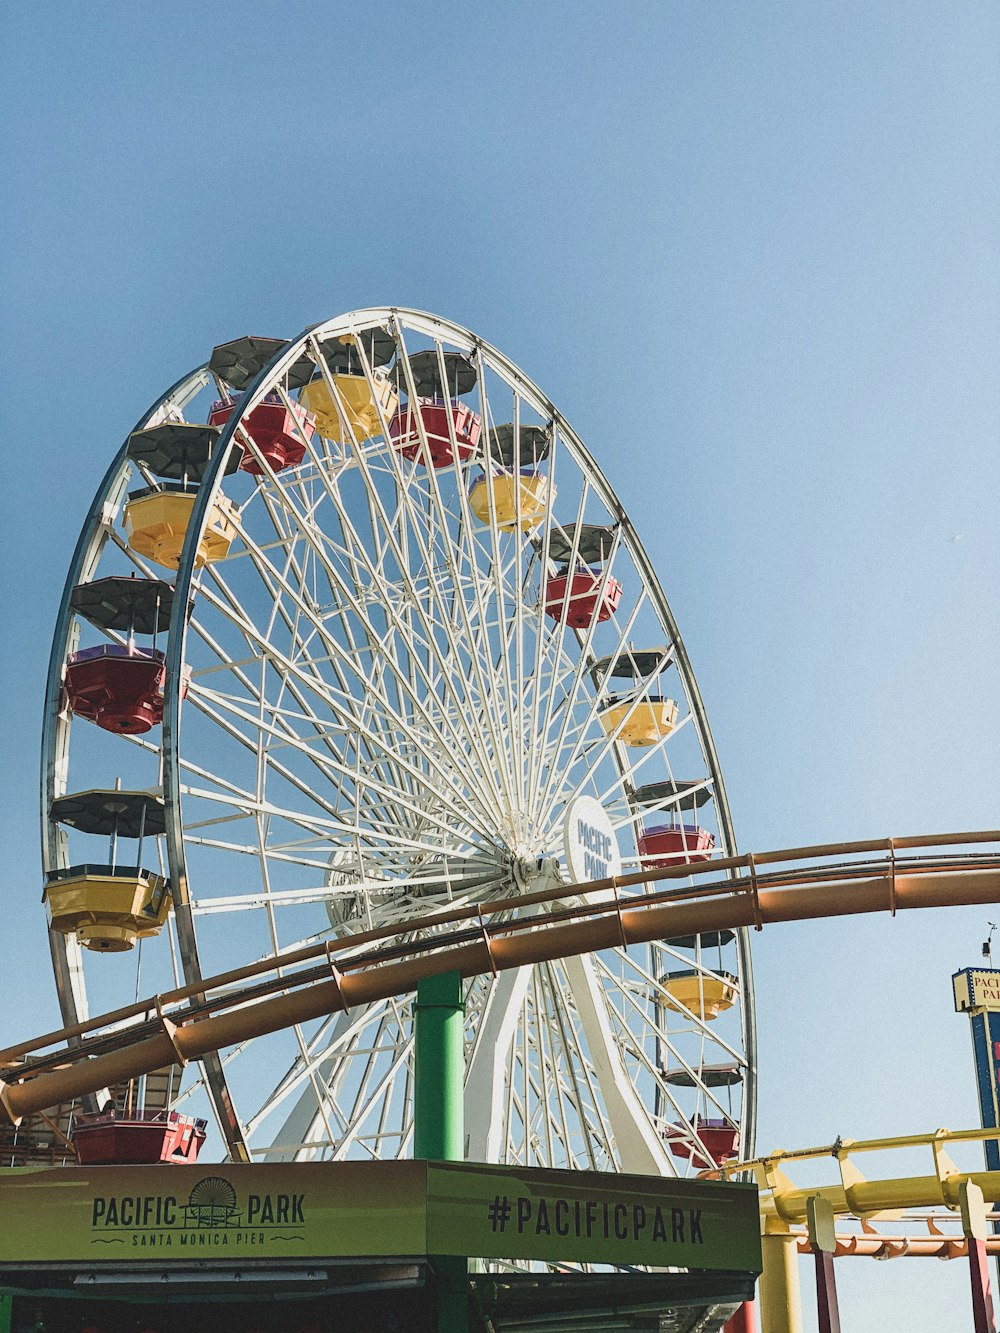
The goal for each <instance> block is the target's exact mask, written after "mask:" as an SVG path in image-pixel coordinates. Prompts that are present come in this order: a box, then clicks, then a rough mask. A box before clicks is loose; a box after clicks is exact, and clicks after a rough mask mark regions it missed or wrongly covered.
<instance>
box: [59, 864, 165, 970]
mask: <svg viewBox="0 0 1000 1333" xmlns="http://www.w3.org/2000/svg"><path fill="white" fill-rule="evenodd" d="M44 902H45V907H46V911H47V912H48V917H49V926H50V927H51V928H52V930H57V931H59V933H60V934H61V935H75V936H76V937H77V939H78V940H79V941H80V943H81V944H82V945H83V946H84V948H86V949H94V950H96V951H97V952H100V953H121V952H123V951H124V950H126V949H131V948H132V945H133V944H134V943H135V941H136V940H137V939H140V938H144V937H145V936H147V935H158V934H159V933H160V931H161V930H162V929H163V926H164V925H165V923H166V920H167V917H168V916H169V914H170V905H171V897H170V890H169V888H168V887H167V881H166V880H165V879H164V878H163V876H162V875H157V874H154V873H153V872H152V871H150V870H114V869H112V867H110V866H91V865H82V866H73V867H71V868H70V869H69V870H67V871H64V872H63V871H60V872H58V873H57V874H56V875H53V876H52V877H51V878H50V879H49V881H48V883H47V884H46V886H45V894H44Z"/></svg>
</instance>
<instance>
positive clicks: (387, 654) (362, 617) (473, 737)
mask: <svg viewBox="0 0 1000 1333" xmlns="http://www.w3.org/2000/svg"><path fill="white" fill-rule="evenodd" d="M357 549H358V550H359V551H363V550H364V548H363V546H362V545H361V543H360V541H359V542H358V544H357ZM326 568H327V572H328V573H329V574H330V576H331V583H332V585H333V586H334V589H335V591H336V592H337V593H338V594H339V596H340V597H341V598H342V600H343V602H344V604H346V605H348V606H349V607H350V608H351V609H352V610H353V612H354V614H355V616H356V617H357V619H358V621H359V623H360V624H361V625H362V626H363V627H364V629H365V631H366V635H367V639H368V642H369V643H370V644H371V645H372V646H373V649H375V650H377V651H378V653H379V654H380V655H381V657H382V660H383V663H384V664H385V665H388V666H389V667H390V668H391V669H392V671H393V675H394V678H395V681H396V682H397V685H398V687H399V689H400V693H401V695H402V696H403V697H405V698H406V700H407V703H408V704H409V705H410V706H411V707H412V709H413V710H414V714H415V716H416V715H419V716H420V718H421V719H422V721H423V722H425V723H426V724H427V725H429V726H432V725H433V724H434V715H432V714H431V713H430V711H429V709H428V708H427V707H426V705H425V703H424V701H423V699H422V698H421V697H420V695H419V693H418V692H417V691H416V690H414V689H413V688H412V686H411V683H410V680H409V677H408V673H407V672H406V671H404V670H403V669H402V668H401V667H400V666H399V663H398V661H397V659H396V656H395V646H396V644H397V643H398V642H399V640H400V636H401V631H402V630H405V629H406V628H407V626H406V625H405V622H403V623H401V622H400V620H399V616H398V612H397V610H396V608H394V607H393V606H392V604H391V601H388V602H386V603H385V604H384V605H383V610H384V611H385V612H386V617H387V620H388V622H389V632H388V633H385V634H381V635H380V634H379V632H378V631H377V629H376V627H375V626H374V625H373V624H372V623H371V621H370V618H369V617H368V615H367V613H366V611H365V608H364V606H363V604H362V603H361V602H360V601H358V600H357V598H356V597H355V596H354V594H353V593H352V592H351V590H350V589H349V588H348V587H347V586H346V585H345V584H344V583H342V582H338V580H339V575H338V574H337V571H336V570H335V569H334V568H333V566H332V565H327V566H326ZM369 572H370V574H371V575H372V577H375V576H376V571H375V569H374V568H373V567H370V566H369ZM317 628H319V629H320V631H321V632H323V633H324V638H327V637H328V636H326V635H325V632H324V630H323V628H322V627H321V626H317ZM330 642H331V643H332V644H334V645H335V644H336V641H335V640H333V639H332V638H331V639H330ZM427 644H428V647H429V648H433V647H434V643H433V634H432V633H428V635H427ZM408 656H409V660H410V662H411V663H412V664H413V665H415V666H417V667H418V669H419V668H420V666H421V664H420V663H419V661H418V660H417V659H416V658H415V657H414V655H413V654H412V653H408ZM439 662H440V666H441V670H442V675H443V676H444V677H446V678H448V679H449V681H450V680H451V673H449V672H448V671H447V669H446V667H445V664H444V662H443V661H441V660H440V658H439ZM353 666H354V669H355V671H357V663H353ZM427 684H428V685H429V681H428V682H427ZM429 697H433V695H430V694H429ZM380 703H381V704H382V706H383V708H384V709H386V711H387V714H388V715H389V718H390V720H392V721H394V722H397V723H398V724H399V725H401V726H405V721H404V719H403V717H402V714H401V713H399V712H396V711H395V710H392V709H391V708H390V706H389V703H388V699H387V698H386V697H384V695H383V697H382V698H381V699H380ZM436 716H437V718H438V719H440V721H441V722H442V723H443V724H444V725H445V727H446V728H447V729H448V730H449V731H450V733H451V734H452V736H453V738H454V740H455V744H456V750H457V752H458V753H467V752H468V751H469V750H471V751H473V752H474V751H475V750H476V748H477V742H478V740H479V738H478V736H477V734H476V732H475V731H474V729H472V728H468V727H466V728H465V729H464V734H463V733H460V732H459V730H458V728H457V726H456V725H455V724H456V722H457V721H460V720H461V719H462V710H461V709H460V708H457V709H456V710H455V714H454V715H452V714H450V713H449V712H448V711H447V710H443V709H442V710H439V711H438V713H437V714H436ZM426 757H427V758H432V756H431V755H427V756H426ZM481 757H482V756H481ZM484 813H485V811H484ZM494 813H495V814H496V815H499V813H500V807H499V806H497V807H495V812H494Z"/></svg>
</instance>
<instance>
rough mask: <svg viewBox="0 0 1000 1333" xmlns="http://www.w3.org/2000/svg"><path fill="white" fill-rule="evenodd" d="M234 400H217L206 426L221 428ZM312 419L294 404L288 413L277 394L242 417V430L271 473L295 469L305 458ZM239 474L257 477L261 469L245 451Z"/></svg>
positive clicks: (272, 394)
mask: <svg viewBox="0 0 1000 1333" xmlns="http://www.w3.org/2000/svg"><path fill="white" fill-rule="evenodd" d="M236 406H237V403H236V402H235V401H227V400H225V399H219V401H218V402H215V403H213V404H212V407H211V410H210V411H209V414H208V424H209V425H210V426H220V427H221V426H224V425H225V424H226V422H227V421H228V420H229V418H230V416H231V415H232V412H233V408H234V407H236ZM315 420H316V418H315V417H314V416H313V414H312V413H311V412H307V411H306V410H305V408H302V407H299V405H298V404H297V403H293V404H292V410H291V411H289V410H288V408H287V407H286V406H285V404H284V402H283V401H282V399H281V397H280V395H279V394H276V393H269V394H268V395H267V397H266V398H265V399H264V401H263V402H262V403H260V404H259V405H258V406H257V407H255V408H254V410H253V411H252V412H251V413H250V414H249V416H247V417H246V418H244V420H243V422H242V423H241V424H242V426H243V429H244V430H245V431H246V432H247V434H248V435H249V436H250V437H251V438H252V439H253V442H254V444H255V445H256V446H257V449H258V450H259V452H260V453H261V454H262V455H263V456H264V458H266V459H267V461H268V463H269V464H270V465H271V469H272V471H274V472H281V471H282V470H283V469H284V468H286V467H296V466H297V465H298V464H299V463H301V462H302V460H303V458H305V456H306V444H305V441H306V440H309V439H312V435H313V430H314V428H315ZM240 470H241V471H242V472H250V473H252V475H253V476H255V477H259V476H261V475H262V474H263V471H264V469H263V468H262V467H261V465H260V464H259V463H258V462H257V460H256V458H254V456H253V455H252V454H251V453H250V451H249V450H247V452H246V453H245V455H244V458H243V462H242V463H241V464H240Z"/></svg>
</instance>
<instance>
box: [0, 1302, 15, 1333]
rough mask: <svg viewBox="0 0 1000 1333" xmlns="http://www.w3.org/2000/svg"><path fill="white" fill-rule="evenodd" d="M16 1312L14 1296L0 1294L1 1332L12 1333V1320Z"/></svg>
mask: <svg viewBox="0 0 1000 1333" xmlns="http://www.w3.org/2000/svg"><path fill="white" fill-rule="evenodd" d="M13 1313H14V1297H13V1296H3V1295H0V1333H10V1321H11V1317H12V1316H13Z"/></svg>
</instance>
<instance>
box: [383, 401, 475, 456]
mask: <svg viewBox="0 0 1000 1333" xmlns="http://www.w3.org/2000/svg"><path fill="white" fill-rule="evenodd" d="M416 401H417V406H418V408H419V417H418V415H417V412H415V411H414V410H413V405H412V403H409V402H407V403H404V404H403V405H402V407H399V408H397V410H396V411H395V412H394V413H393V416H392V420H391V421H390V422H389V439H390V440H391V441H392V443H393V444H394V445H395V447H396V448H397V449H398V450H399V452H400V453H401V454H402V455H403V457H404V458H411V459H412V458H419V459H420V460H421V462H423V461H424V455H423V450H422V449H421V447H420V432H419V429H418V422H419V421H422V422H423V426H424V433H425V434H426V436H427V449H428V452H429V453H430V461H431V467H434V468H440V467H450V466H451V464H452V463H454V462H456V460H457V461H458V462H459V463H464V462H465V461H466V459H468V458H471V457H472V455H473V454H474V453H475V451H476V446H477V445H478V443H479V432H480V430H481V429H482V421H481V420H480V418H479V414H478V413H477V412H473V410H472V408H471V407H466V405H465V403H459V402H454V403H453V402H449V401H448V400H447V399H446V398H418V399H417V400H416ZM449 418H450V419H451V422H452V425H453V427H454V431H455V448H454V449H452V446H451V436H450V434H449V433H448V420H449Z"/></svg>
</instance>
